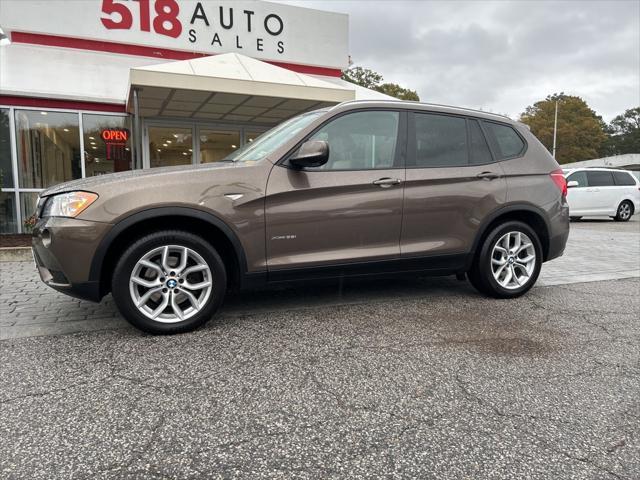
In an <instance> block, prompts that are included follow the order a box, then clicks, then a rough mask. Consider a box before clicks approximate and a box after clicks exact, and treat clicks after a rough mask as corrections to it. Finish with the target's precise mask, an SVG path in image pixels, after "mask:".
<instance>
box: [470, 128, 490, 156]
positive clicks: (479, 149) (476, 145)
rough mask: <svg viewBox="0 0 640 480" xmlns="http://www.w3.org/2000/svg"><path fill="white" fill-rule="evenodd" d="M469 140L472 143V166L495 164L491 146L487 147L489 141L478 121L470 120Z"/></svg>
mask: <svg viewBox="0 0 640 480" xmlns="http://www.w3.org/2000/svg"><path fill="white" fill-rule="evenodd" d="M469 139H470V142H471V158H470V159H469V161H470V163H471V164H472V165H482V164H485V163H491V162H493V157H492V156H491V152H490V151H489V145H487V140H486V139H485V138H484V134H483V133H482V129H481V128H480V124H479V123H478V121H477V120H469Z"/></svg>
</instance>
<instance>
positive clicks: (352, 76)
mask: <svg viewBox="0 0 640 480" xmlns="http://www.w3.org/2000/svg"><path fill="white" fill-rule="evenodd" d="M341 78H342V79H343V80H346V81H347V82H351V83H355V84H356V85H360V86H361V87H364V88H375V87H377V86H378V85H380V83H381V82H382V80H383V78H382V75H380V74H379V73H377V72H374V71H373V70H369V69H368V68H362V67H351V68H349V69H348V70H344V71H343V72H342V75H341Z"/></svg>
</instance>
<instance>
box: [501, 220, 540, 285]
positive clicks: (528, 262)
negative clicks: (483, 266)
mask: <svg viewBox="0 0 640 480" xmlns="http://www.w3.org/2000/svg"><path fill="white" fill-rule="evenodd" d="M535 266H536V250H535V247H534V245H533V242H532V241H531V239H530V238H529V237H528V236H527V235H526V234H525V233H522V232H518V231H515V232H508V233H505V234H504V235H502V236H501V237H500V238H499V239H498V241H497V242H496V243H495V245H494V246H493V250H492V252H491V272H492V273H493V278H494V279H495V280H496V282H498V284H499V285H500V286H501V287H503V288H506V289H508V290H515V289H517V288H520V287H523V286H524V285H526V284H527V283H528V282H529V281H530V279H531V275H532V274H533V271H534V269H535Z"/></svg>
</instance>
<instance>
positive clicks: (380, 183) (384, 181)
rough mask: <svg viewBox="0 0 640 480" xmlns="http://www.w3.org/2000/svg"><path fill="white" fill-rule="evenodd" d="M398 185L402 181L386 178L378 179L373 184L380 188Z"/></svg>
mask: <svg viewBox="0 0 640 480" xmlns="http://www.w3.org/2000/svg"><path fill="white" fill-rule="evenodd" d="M399 183H402V180H400V179H399V178H388V177H385V178H379V179H378V180H376V181H374V182H373V184H374V185H378V186H380V187H382V188H389V187H393V186H394V185H398V184H399Z"/></svg>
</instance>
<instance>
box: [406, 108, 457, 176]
mask: <svg viewBox="0 0 640 480" xmlns="http://www.w3.org/2000/svg"><path fill="white" fill-rule="evenodd" d="M414 119H415V120H414V125H415V166H417V167H456V166H466V165H468V164H469V156H468V147H467V122H466V120H465V119H464V118H459V117H452V116H449V115H435V114H431V113H427V114H423V113H416V114H414Z"/></svg>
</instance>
